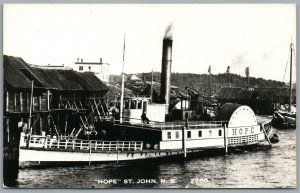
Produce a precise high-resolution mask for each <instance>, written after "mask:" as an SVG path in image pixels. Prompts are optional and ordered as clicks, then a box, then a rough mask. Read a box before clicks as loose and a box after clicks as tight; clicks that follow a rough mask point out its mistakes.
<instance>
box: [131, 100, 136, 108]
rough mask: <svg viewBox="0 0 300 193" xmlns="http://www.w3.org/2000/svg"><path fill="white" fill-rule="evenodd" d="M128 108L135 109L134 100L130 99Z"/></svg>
mask: <svg viewBox="0 0 300 193" xmlns="http://www.w3.org/2000/svg"><path fill="white" fill-rule="evenodd" d="M130 109H136V101H131V104H130Z"/></svg>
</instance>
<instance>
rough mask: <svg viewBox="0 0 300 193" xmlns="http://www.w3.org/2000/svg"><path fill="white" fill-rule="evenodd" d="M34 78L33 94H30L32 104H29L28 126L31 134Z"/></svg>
mask: <svg viewBox="0 0 300 193" xmlns="http://www.w3.org/2000/svg"><path fill="white" fill-rule="evenodd" d="M33 82H34V81H33V80H32V81H31V95H30V105H29V120H28V127H29V129H30V135H31V134H32V127H31V114H32V106H33V105H32V103H33Z"/></svg>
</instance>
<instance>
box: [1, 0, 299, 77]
mask: <svg viewBox="0 0 300 193" xmlns="http://www.w3.org/2000/svg"><path fill="white" fill-rule="evenodd" d="M170 25H171V26H172V29H171V33H172V36H173V57H172V72H181V73H196V74H203V73H207V71H208V67H209V66H211V72H212V73H213V74H218V73H225V72H226V68H227V66H230V69H231V70H230V71H231V73H235V74H239V75H242V76H245V69H246V67H249V68H250V76H251V77H262V78H265V79H272V80H278V81H286V82H287V81H289V63H288V62H289V54H290V43H291V42H293V44H294V49H296V45H295V43H296V6H295V5H288V4H281V5H279V4H278V5H274V4H273V5H271V4H266V5H263V4H256V5H255V4H248V5H247V4H240V5H237V4H236V5H234V4H227V5H226V4H223V5H221V4H214V5H207V4H205V5H204V4H202V5H201V4H173V5H172V4H165V5H164V4H151V5H150V4H148V5H147V4H139V5H134V4H126V5H114V4H92V5H88V4H68V5H62V4H39V5H34V4H6V5H4V7H3V53H4V54H5V55H11V56H18V57H22V58H23V59H24V60H25V61H26V62H28V63H30V64H35V65H47V64H51V65H60V64H64V65H65V66H70V67H74V66H75V65H74V62H75V61H76V60H77V58H82V59H83V61H84V62H98V61H99V59H100V58H103V62H106V63H109V64H110V73H111V74H120V73H121V72H122V55H123V44H124V34H126V36H125V37H126V38H125V44H126V46H125V47H126V51H125V63H124V64H125V68H124V72H125V73H140V72H150V71H152V70H154V71H161V58H162V40H163V38H164V34H165V31H166V29H167V28H168V26H170ZM295 55H296V54H294V56H293V57H295ZM295 61H296V60H294V64H293V68H295V67H296V64H295ZM287 64H288V65H287ZM286 66H287V68H286ZM293 71H294V73H293V80H294V81H295V80H296V70H293ZM284 77H285V79H284Z"/></svg>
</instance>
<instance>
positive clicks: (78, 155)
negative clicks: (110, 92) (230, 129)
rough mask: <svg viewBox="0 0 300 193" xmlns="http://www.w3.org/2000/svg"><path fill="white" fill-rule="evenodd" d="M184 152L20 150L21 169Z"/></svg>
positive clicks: (202, 150) (210, 149) (193, 152)
mask: <svg viewBox="0 0 300 193" xmlns="http://www.w3.org/2000/svg"><path fill="white" fill-rule="evenodd" d="M264 141H265V140H261V141H257V142H249V143H245V144H240V145H232V146H230V148H236V147H239V148H242V147H249V146H255V145H258V144H259V143H262V142H264ZM207 152H209V154H215V153H217V154H224V152H225V151H224V146H212V147H203V148H200V147H199V148H193V149H187V150H186V153H187V154H188V156H191V155H193V156H202V154H205V155H207ZM183 154H184V151H183V150H180V149H177V150H171V149H170V150H141V151H119V152H118V151H94V152H92V153H89V151H88V150H87V151H69V150H45V149H34V148H31V149H26V148H20V150H19V167H20V168H28V167H39V166H61V165H90V164H95V163H106V162H115V163H118V162H124V161H139V160H140V161H145V160H151V159H166V158H172V157H173V158H174V157H183Z"/></svg>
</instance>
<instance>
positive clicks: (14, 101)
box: [3, 56, 108, 145]
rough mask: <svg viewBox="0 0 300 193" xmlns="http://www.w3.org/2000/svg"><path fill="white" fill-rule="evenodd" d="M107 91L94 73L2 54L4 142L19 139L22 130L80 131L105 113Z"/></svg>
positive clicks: (36, 132) (14, 141) (52, 132)
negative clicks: (36, 64)
mask: <svg viewBox="0 0 300 193" xmlns="http://www.w3.org/2000/svg"><path fill="white" fill-rule="evenodd" d="M107 91H108V88H107V87H106V85H105V84H104V83H103V82H102V81H101V80H100V79H98V78H97V77H96V76H95V75H94V74H93V73H89V72H86V73H79V72H76V71H73V70H58V69H42V68H36V67H33V66H32V65H29V64H27V63H26V62H25V61H24V60H23V59H22V58H20V57H13V56H4V130H3V131H4V145H7V144H11V143H18V140H19V134H20V131H21V130H23V131H24V130H27V131H26V132H29V131H31V132H32V133H33V134H41V133H42V132H45V134H46V135H60V134H63V133H73V134H74V135H81V134H83V133H84V132H85V129H87V128H93V127H92V126H93V123H94V122H95V121H100V120H102V119H104V118H106V117H107V116H108V110H107V107H106V103H105V100H104V98H103V96H104V95H105V94H106V93H107ZM30 107H32V109H31V108H30ZM30 115H31V117H30ZM28 125H29V126H28ZM82 131H84V132H82Z"/></svg>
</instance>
